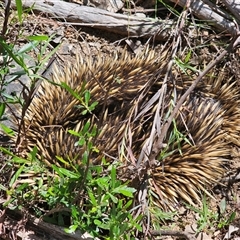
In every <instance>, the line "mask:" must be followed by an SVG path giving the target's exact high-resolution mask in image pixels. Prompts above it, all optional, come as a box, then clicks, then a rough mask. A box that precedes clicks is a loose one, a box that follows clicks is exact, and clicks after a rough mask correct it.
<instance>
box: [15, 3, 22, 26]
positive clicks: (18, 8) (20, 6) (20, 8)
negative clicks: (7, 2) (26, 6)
mask: <svg viewBox="0 0 240 240" xmlns="http://www.w3.org/2000/svg"><path fill="white" fill-rule="evenodd" d="M16 7H17V13H18V20H19V22H20V23H21V24H22V14H23V12H22V9H23V8H22V0H16Z"/></svg>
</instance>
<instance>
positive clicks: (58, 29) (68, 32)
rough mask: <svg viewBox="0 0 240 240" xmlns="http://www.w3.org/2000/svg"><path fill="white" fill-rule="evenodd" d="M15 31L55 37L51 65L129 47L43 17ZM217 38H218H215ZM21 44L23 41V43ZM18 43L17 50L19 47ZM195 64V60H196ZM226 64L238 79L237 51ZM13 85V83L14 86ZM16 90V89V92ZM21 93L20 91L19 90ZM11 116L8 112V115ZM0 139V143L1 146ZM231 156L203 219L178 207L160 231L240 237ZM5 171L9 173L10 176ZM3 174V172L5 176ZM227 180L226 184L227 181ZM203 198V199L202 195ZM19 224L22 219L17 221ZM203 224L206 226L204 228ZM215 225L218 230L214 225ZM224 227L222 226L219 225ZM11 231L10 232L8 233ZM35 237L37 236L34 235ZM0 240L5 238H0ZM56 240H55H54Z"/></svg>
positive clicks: (237, 155)
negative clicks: (200, 230) (223, 206)
mask: <svg viewBox="0 0 240 240" xmlns="http://www.w3.org/2000/svg"><path fill="white" fill-rule="evenodd" d="M19 28H21V29H22V30H23V33H22V34H23V36H29V35H36V34H46V35H52V34H56V35H55V37H54V38H53V41H52V42H51V44H52V47H55V46H56V45H58V43H60V42H62V44H61V47H60V48H59V50H58V51H57V54H56V55H55V56H54V57H53V59H51V60H52V61H50V62H54V63H58V64H60V65H61V66H64V65H65V64H66V62H67V63H69V62H74V59H75V55H77V54H78V52H81V54H85V55H90V54H93V55H96V56H97V55H98V54H99V52H102V53H103V54H107V55H108V56H109V55H110V53H112V52H115V51H116V50H117V51H120V52H121V51H122V50H123V48H124V47H126V45H128V44H129V42H127V44H126V41H125V39H123V38H122V37H121V36H118V35H116V34H111V33H107V32H102V31H101V30H96V29H91V28H73V27H71V26H66V25H62V24H59V23H58V22H56V21H54V20H51V19H49V18H45V17H43V16H36V15H29V16H28V17H27V20H25V21H24V24H23V26H22V27H19V26H18V24H14V23H11V25H9V30H10V32H9V36H11V38H12V40H14V38H15V36H17V35H18V34H19ZM214 37H215V36H214V34H212V33H211V34H210V33H208V32H207V38H209V39H214ZM199 38H204V35H202V36H199ZM216 38H218V36H216ZM130 41H132V43H133V46H134V48H136V49H137V48H138V47H139V48H140V49H141V48H144V44H145V42H146V41H147V40H142V39H140V40H138V39H133V40H130ZM23 43H24V42H23ZM23 43H22V42H21V41H19V47H21V45H22V44H23ZM153 45H155V46H156V51H157V49H158V48H161V46H162V43H156V42H155V43H154V44H153ZM127 49H128V51H132V49H131V48H130V47H129V45H128V47H127ZM201 51H202V52H201V53H200V54H199V55H200V56H202V59H200V61H206V62H207V61H209V58H211V57H213V56H214V55H215V54H216V52H217V51H218V49H215V48H214V47H213V46H211V47H210V48H207V47H206V48H202V49H201ZM196 60H198V61H199V59H196ZM227 61H228V62H229V64H232V66H233V67H232V71H233V72H232V74H234V75H238V76H239V71H240V70H239V52H238V55H237V54H236V55H234V56H231V57H229V59H228V60H227ZM48 70H49V71H48V72H44V73H43V74H44V76H50V74H49V73H50V72H51V68H48ZM16 84H17V83H16ZM19 90H20V89H19ZM8 91H9V94H11V93H13V92H14V91H16V86H15V85H14V86H13V87H12V89H11V87H10V89H9V90H8ZM20 91H21V90H20ZM9 114H11V113H9ZM3 142H4V140H2V144H3ZM233 148H234V150H233V153H234V156H233V161H232V162H231V163H230V165H229V166H227V167H226V176H224V177H223V179H222V180H221V182H222V183H223V185H222V186H220V185H217V186H214V188H213V189H212V190H213V192H212V194H213V196H214V199H210V198H208V201H207V202H208V207H207V208H208V210H209V213H208V214H206V215H205V219H202V218H203V217H202V216H203V214H199V213H196V212H194V211H191V210H188V209H187V208H186V207H184V206H182V207H180V208H179V213H178V215H177V216H175V217H174V219H173V221H170V222H169V223H168V222H166V223H164V224H163V228H167V229H168V228H170V229H171V230H176V231H187V232H193V233H195V232H196V231H197V228H199V222H202V225H201V224H200V226H202V230H203V231H202V233H200V234H199V235H198V236H197V239H206V240H207V239H216V240H218V239H239V236H240V217H239V214H240V212H239V211H240V189H239V187H240V185H239V179H240V177H239V169H240V161H239V160H240V150H239V148H238V147H236V146H233ZM4 161H5V159H4V156H1V168H2V167H4ZM10 171H11V170H10V169H9V171H8V172H9V173H10ZM6 172H7V171H5V173H6ZM229 180H230V181H229ZM7 181H8V180H7V177H6V178H5V177H4V176H1V184H2V185H4V183H6V182H7ZM203 198H204V196H203ZM224 200H225V201H226V210H225V211H224V212H223V213H222V216H221V217H220V218H219V219H216V218H215V216H216V215H215V214H214V213H219V212H221V208H222V205H224ZM221 204H222V205H221ZM233 212H235V213H236V217H235V219H234V221H233V222H232V223H231V224H230V225H229V224H228V223H227V222H224V221H227V220H228V219H229V217H230V215H231V214H232V213H233ZM21 221H22V220H21ZM4 224H5V229H6V231H9V230H10V229H11V228H12V226H14V225H15V226H16V229H15V230H16V231H17V232H18V234H17V235H18V237H19V239H53V238H48V237H47V236H41V235H40V236H39V237H37V236H36V235H35V233H36V232H34V231H32V230H28V229H27V230H26V232H25V229H24V227H23V226H24V223H23V222H18V224H16V221H13V220H11V218H8V219H6V221H5V222H4ZM204 224H206V225H204ZM218 224H219V227H218V228H217V227H216V226H217V225H218ZM222 225H226V226H222ZM231 226H234V227H235V228H239V229H238V230H237V229H236V231H234V233H233V234H232V235H231V236H232V237H231V238H230V237H225V238H224V236H225V235H226V233H228V232H229V233H230V231H229V227H231ZM10 231H11V230H10ZM38 234H39V233H38ZM2 239H8V237H6V238H4V237H3V238H2ZM56 239H58V238H56ZM161 239H165V240H166V239H168V240H170V239H178V238H177V237H162V238H161Z"/></svg>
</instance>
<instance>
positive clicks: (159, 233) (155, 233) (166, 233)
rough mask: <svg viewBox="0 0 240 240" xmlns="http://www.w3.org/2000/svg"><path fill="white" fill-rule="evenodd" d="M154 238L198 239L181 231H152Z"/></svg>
mask: <svg viewBox="0 0 240 240" xmlns="http://www.w3.org/2000/svg"><path fill="white" fill-rule="evenodd" d="M151 235H152V236H174V237H180V238H184V239H187V240H195V239H196V238H195V237H194V236H192V235H191V234H189V233H185V232H181V231H172V230H160V231H151Z"/></svg>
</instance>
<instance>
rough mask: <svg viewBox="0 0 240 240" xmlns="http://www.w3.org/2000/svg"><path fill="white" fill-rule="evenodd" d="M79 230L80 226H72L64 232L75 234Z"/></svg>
mask: <svg viewBox="0 0 240 240" xmlns="http://www.w3.org/2000/svg"><path fill="white" fill-rule="evenodd" d="M77 228H78V225H71V226H70V227H69V228H68V229H67V228H65V229H64V231H65V232H66V233H74V232H75V231H76V230H77Z"/></svg>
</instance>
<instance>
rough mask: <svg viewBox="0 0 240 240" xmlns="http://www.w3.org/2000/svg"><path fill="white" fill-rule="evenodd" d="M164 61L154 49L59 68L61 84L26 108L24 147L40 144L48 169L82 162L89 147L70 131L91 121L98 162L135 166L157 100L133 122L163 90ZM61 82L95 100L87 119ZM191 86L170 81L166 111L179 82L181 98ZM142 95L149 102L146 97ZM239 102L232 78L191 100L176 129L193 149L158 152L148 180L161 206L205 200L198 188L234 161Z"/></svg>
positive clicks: (175, 146)
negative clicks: (95, 133)
mask: <svg viewBox="0 0 240 240" xmlns="http://www.w3.org/2000/svg"><path fill="white" fill-rule="evenodd" d="M166 64H167V57H166V55H165V54H163V55H162V57H158V56H157V55H156V54H155V52H154V51H148V52H146V53H145V54H143V55H141V56H135V57H132V56H131V55H130V54H129V53H127V52H126V51H125V52H124V53H123V54H122V55H121V56H117V55H116V56H115V57H114V58H113V56H112V57H111V58H109V59H104V61H103V59H102V57H99V59H95V58H93V57H87V58H86V59H83V57H79V58H78V60H77V63H76V64H75V65H74V66H71V67H68V68H66V70H65V72H61V73H60V72H58V71H57V70H56V71H55V73H54V75H53V82H54V83H55V84H52V83H50V82H47V81H43V82H42V84H41V86H40V89H39V91H38V93H37V96H36V97H35V98H34V99H33V101H32V103H31V105H30V107H29V109H28V111H27V114H26V116H25V119H24V122H25V129H27V131H25V132H23V131H22V132H21V135H22V137H23V140H24V141H22V148H26V146H28V147H30V148H32V147H33V146H35V145H36V146H37V147H38V149H39V152H40V154H41V156H42V159H43V161H45V162H46V163H47V164H48V165H50V164H52V163H54V164H60V163H59V162H58V161H56V158H55V156H61V157H63V159H65V160H68V158H69V159H75V160H76V161H81V153H82V151H83V149H81V148H80V147H76V146H75V144H74V143H75V142H76V141H77V138H76V137H74V136H72V135H70V134H69V133H68V130H69V129H75V130H76V131H79V130H81V129H82V128H83V126H84V125H85V124H86V123H87V121H90V122H91V127H93V126H94V125H96V126H97V127H98V130H99V135H98V137H97V139H96V141H95V145H96V146H97V148H98V149H99V150H100V154H98V156H96V158H95V156H93V158H94V159H92V162H93V163H100V160H101V158H102V157H103V156H105V157H107V158H108V159H109V161H112V159H119V160H121V161H123V163H122V164H123V165H129V164H132V162H133V161H134V159H135V160H136V159H138V156H139V153H140V151H141V148H142V146H143V145H144V142H145V140H146V139H147V138H148V137H149V136H150V131H151V127H152V121H153V114H154V111H156V104H157V103H156V104H155V106H153V107H152V108H149V109H148V110H147V111H146V112H144V114H142V115H141V118H140V119H137V120H134V121H131V120H132V119H133V115H134V114H135V116H136V115H137V113H136V111H138V112H140V111H142V108H143V106H145V105H146V104H148V102H149V101H151V98H152V97H153V96H154V93H155V92H156V91H158V89H159V88H160V87H161V85H162V79H163V77H164V74H165V71H166V70H165V68H166ZM173 74H174V73H173ZM176 78H177V74H176ZM61 82H65V83H66V84H67V85H68V86H69V87H70V88H71V89H73V90H74V92H75V93H76V94H79V95H81V94H82V93H83V91H85V90H89V91H90V93H91V101H92V102H94V101H97V102H98V105H97V107H96V109H95V110H94V111H93V113H92V114H87V115H84V116H83V115H82V113H81V112H82V110H81V109H79V108H78V107H77V106H78V105H79V104H80V102H79V100H78V99H77V98H75V97H74V96H73V94H72V93H70V92H69V91H67V90H66V89H64V88H62V87H61V86H59V85H61ZM190 83H191V80H190V79H189V78H188V77H187V76H184V77H183V78H181V79H180V80H179V81H177V83H175V84H172V83H171V82H170V81H169V82H168V83H167V85H168V91H169V93H167V97H166V100H165V102H166V107H165V109H164V110H163V111H165V113H166V111H167V110H168V107H167V104H169V101H170V99H171V94H172V89H173V85H175V87H176V89H177V93H178V97H179V96H180V95H181V94H182V93H183V92H184V91H185V90H186V89H187V88H188V87H189V84H190ZM146 89H147V91H146ZM144 91H145V95H143V96H144V97H143V98H140V96H141V94H142V93H143V92H144ZM239 99H240V95H239V91H238V90H237V89H236V88H234V81H231V80H229V81H227V80H224V79H223V78H222V77H221V74H218V75H217V76H215V77H214V76H213V77H210V76H208V77H206V79H204V81H202V82H201V83H200V85H199V86H197V88H196V89H195V91H194V92H193V93H192V94H191V95H190V96H188V98H187V100H186V101H185V102H184V104H183V106H182V107H181V109H180V111H179V113H178V115H177V116H176V119H175V121H176V126H177V128H178V131H180V132H181V133H182V134H183V135H184V136H185V137H186V138H188V139H189V141H190V142H191V144H189V143H188V142H187V141H185V140H184V139H181V142H175V143H171V144H169V145H168V147H167V151H169V152H172V154H170V155H168V156H167V157H161V156H160V155H161V153H160V154H159V165H158V166H157V167H156V166H155V167H154V168H153V169H151V171H149V183H150V186H151V188H152V190H153V191H154V192H155V193H156V194H155V195H154V196H155V197H156V196H157V202H158V203H159V205H160V206H161V207H164V208H165V207H166V208H171V206H174V205H176V204H177V203H178V199H179V198H182V199H183V200H186V201H187V202H190V203H192V202H193V201H194V200H199V194H198V190H201V189H205V187H206V186H207V185H209V184H211V183H214V182H216V181H217V180H218V178H219V177H220V176H221V175H222V173H223V172H224V168H223V163H224V161H226V160H227V159H229V157H230V153H231V147H230V143H237V141H238V140H239V133H240V124H239V123H240V108H239V106H240V105H239V103H240V102H239ZM136 106H137V107H136ZM129 128H131V133H129V132H128V130H129ZM170 132H171V129H170ZM170 132H169V134H168V137H170V134H171V133H170ZM126 135H128V137H126ZM129 136H130V137H131V138H130V139H129ZM166 143H168V139H166ZM179 144H180V149H179ZM122 146H123V147H124V149H125V153H126V155H128V156H130V155H131V156H130V157H129V159H131V160H126V159H128V158H127V157H125V159H124V160H123V159H122V158H121V156H120V154H119V152H120V150H119V148H121V147H122ZM129 146H131V148H129ZM126 149H127V151H126ZM133 165H134V164H133Z"/></svg>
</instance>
